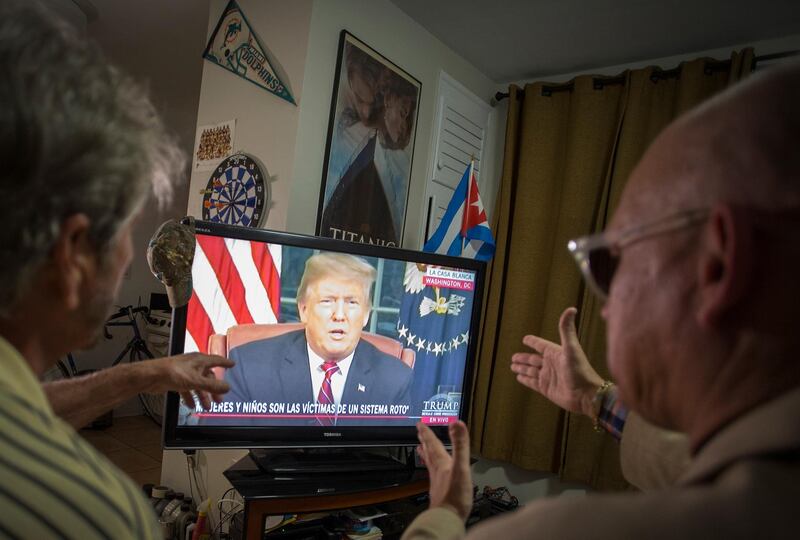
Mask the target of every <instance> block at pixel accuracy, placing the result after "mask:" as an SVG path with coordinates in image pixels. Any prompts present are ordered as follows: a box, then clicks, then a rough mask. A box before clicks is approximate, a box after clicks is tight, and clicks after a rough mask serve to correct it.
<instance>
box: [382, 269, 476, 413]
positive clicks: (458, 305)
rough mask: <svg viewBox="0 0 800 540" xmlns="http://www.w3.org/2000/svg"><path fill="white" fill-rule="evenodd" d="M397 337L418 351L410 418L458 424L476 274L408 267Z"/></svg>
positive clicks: (454, 270)
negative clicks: (411, 416) (456, 422)
mask: <svg viewBox="0 0 800 540" xmlns="http://www.w3.org/2000/svg"><path fill="white" fill-rule="evenodd" d="M403 286H404V289H405V294H404V295H403V301H402V303H401V306H400V317H399V319H398V321H397V338H398V339H399V340H400V341H402V342H403V344H404V346H405V347H408V348H411V349H413V350H414V351H415V353H416V361H415V363H414V384H413V387H412V394H411V404H412V411H411V414H412V415H413V416H415V417H419V418H421V420H422V421H423V422H425V423H426V424H431V425H441V424H449V423H451V422H455V421H456V420H458V414H459V410H460V408H461V393H462V384H463V381H464V368H465V364H466V360H467V345H468V344H469V339H470V335H469V329H470V319H471V316H472V304H473V297H474V291H475V274H474V273H473V272H467V271H462V270H458V269H453V268H443V267H438V266H433V265H425V264H417V263H407V264H406V272H405V279H404V280H403Z"/></svg>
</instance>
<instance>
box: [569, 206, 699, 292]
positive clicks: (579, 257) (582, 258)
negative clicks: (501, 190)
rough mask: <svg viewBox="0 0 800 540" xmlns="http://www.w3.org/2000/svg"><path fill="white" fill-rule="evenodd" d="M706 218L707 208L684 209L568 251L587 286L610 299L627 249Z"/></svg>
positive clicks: (579, 242) (574, 243)
mask: <svg viewBox="0 0 800 540" xmlns="http://www.w3.org/2000/svg"><path fill="white" fill-rule="evenodd" d="M706 217H708V209H706V208H698V209H694V210H684V211H682V212H678V213H676V214H671V215H669V216H665V217H663V218H661V219H658V220H656V221H653V222H651V223H646V224H644V225H639V226H636V227H631V228H629V229H626V230H623V231H620V232H602V233H599V234H593V235H590V236H583V237H581V238H577V239H575V240H570V241H569V243H568V244H567V249H569V251H570V253H572V256H573V257H575V262H577V263H578V267H579V268H580V269H581V273H582V274H583V277H584V279H585V280H586V283H587V284H588V285H589V286H590V287H591V288H592V290H593V291H594V292H595V293H596V294H597V295H598V296H599V297H600V298H602V299H603V300H606V299H607V298H608V291H609V289H610V288H611V280H612V279H614V273H615V272H616V270H617V265H619V259H620V256H621V254H622V250H623V249H624V248H626V247H628V246H630V245H631V244H634V243H636V242H639V241H641V240H644V239H646V238H652V237H653V236H658V235H660V234H666V233H669V232H674V231H679V230H681V229H685V228H687V227H690V226H692V225H696V224H699V223H701V222H702V221H704V220H705V219H706Z"/></svg>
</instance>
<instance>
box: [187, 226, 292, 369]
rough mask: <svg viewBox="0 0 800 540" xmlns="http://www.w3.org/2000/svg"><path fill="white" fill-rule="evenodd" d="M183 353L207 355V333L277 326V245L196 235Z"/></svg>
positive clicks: (278, 277)
mask: <svg viewBox="0 0 800 540" xmlns="http://www.w3.org/2000/svg"><path fill="white" fill-rule="evenodd" d="M196 238H197V247H196V249H195V253H194V264H193V265H192V282H193V289H194V290H193V291H192V298H191V299H190V300H189V306H188V312H187V316H186V341H185V344H184V351H185V352H195V351H200V352H203V353H206V352H208V338H209V336H210V335H211V334H224V333H225V332H227V330H228V328H230V327H231V326H234V325H237V324H248V323H260V324H263V323H276V322H278V316H279V314H280V301H281V275H280V272H281V246H279V245H274V244H264V243H261V242H250V241H248V240H236V239H232V238H219V237H216V236H204V235H201V234H198V235H197V237H196Z"/></svg>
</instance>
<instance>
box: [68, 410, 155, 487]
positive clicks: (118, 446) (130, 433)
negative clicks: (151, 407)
mask: <svg viewBox="0 0 800 540" xmlns="http://www.w3.org/2000/svg"><path fill="white" fill-rule="evenodd" d="M80 434H81V435H82V436H83V437H84V438H85V439H86V440H87V441H89V442H90V443H92V444H93V445H94V447H95V448H97V449H98V450H99V451H100V452H102V453H103V454H105V455H106V457H108V459H110V460H111V461H112V462H113V463H114V464H115V465H116V466H117V467H119V468H120V469H122V470H123V471H125V472H126V473H128V475H129V476H130V477H131V478H132V479H133V481H134V482H136V484H137V485H142V484H148V483H150V484H159V483H160V479H161V455H162V454H161V452H162V450H161V428H160V427H159V426H157V425H156V424H155V423H154V422H153V421H152V420H150V419H149V418H148V417H146V416H124V417H121V418H114V423H113V424H112V425H111V427H109V428H106V429H103V430H95V429H82V430H81V431H80Z"/></svg>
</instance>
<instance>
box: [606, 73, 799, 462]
mask: <svg viewBox="0 0 800 540" xmlns="http://www.w3.org/2000/svg"><path fill="white" fill-rule="evenodd" d="M798 96H800V63H794V64H791V65H788V66H785V67H782V68H779V69H773V70H770V71H768V72H766V73H761V74H758V75H757V76H754V77H752V78H750V79H749V80H748V81H746V82H745V83H743V84H740V85H737V86H736V87H734V88H732V89H730V90H728V91H726V92H724V93H722V94H720V95H718V96H717V97H715V98H713V99H711V100H709V101H708V102H706V103H705V104H703V105H702V106H700V107H698V108H696V109H694V110H693V111H691V112H690V113H688V114H686V115H684V116H683V117H681V118H680V119H678V120H677V121H675V122H674V123H673V124H671V125H670V126H669V127H668V128H667V129H666V130H664V132H663V133H662V134H661V135H659V137H658V138H657V139H656V140H655V141H654V142H653V144H652V145H651V147H650V148H649V149H648V151H647V152H646V153H645V155H644V157H643V158H642V160H641V162H640V163H639V164H638V165H637V167H636V168H635V169H634V171H633V173H632V175H631V178H630V180H629V182H628V184H627V186H626V187H625V192H624V193H623V196H622V199H621V201H620V204H619V206H618V208H617V210H616V212H615V215H614V218H613V219H612V222H611V225H610V229H612V230H625V229H628V228H636V227H637V226H642V225H645V224H647V223H652V222H654V221H658V220H659V219H660V218H665V217H666V218H667V219H669V217H670V216H672V217H674V216H676V215H680V214H681V213H682V212H685V211H687V210H696V209H703V210H705V211H707V215H705V217H704V218H703V219H702V220H696V221H694V222H692V223H687V224H685V225H684V226H681V227H678V228H674V229H671V230H669V231H668V232H666V233H663V234H658V235H652V236H649V237H645V238H643V239H642V240H641V241H639V242H637V243H635V244H631V245H628V246H626V247H624V248H623V250H622V256H621V259H620V263H619V266H618V269H617V273H616V274H615V277H614V281H613V283H612V286H611V291H610V295H609V299H608V302H607V305H606V307H605V312H604V313H605V315H606V319H607V321H608V346H609V367H610V368H611V370H612V373H613V375H614V376H615V378H616V379H617V380H618V381H619V383H620V389H621V393H622V398H623V400H624V401H625V402H626V403H628V404H629V405H630V406H632V407H633V408H634V409H635V410H638V411H639V412H640V413H642V414H643V415H644V416H645V417H647V418H649V419H650V420H652V421H654V422H656V423H658V424H661V425H664V426H666V427H670V428H673V429H678V430H681V431H686V432H688V433H689V434H690V437H691V438H692V440H693V443H694V444H695V446H697V445H699V444H701V443H702V441H704V440H706V439H707V438H708V437H709V436H710V435H711V434H713V433H714V432H715V431H716V430H718V429H719V428H720V427H721V426H723V425H725V424H726V423H727V422H730V421H732V420H733V419H734V418H736V417H737V416H739V415H741V414H744V413H745V412H747V411H748V410H749V409H751V408H753V407H754V406H756V405H758V404H759V403H762V402H763V401H766V400H767V399H770V398H772V397H775V396H777V395H780V393H781V392H784V391H786V390H788V389H791V388H794V387H796V386H798V385H800V364H798V362H797V361H796V352H795V351H796V350H797V348H798V347H800V337H799V336H798V332H797V331H796V329H795V323H794V321H795V314H794V311H795V308H794V305H793V304H792V303H791V302H787V301H786V300H787V298H797V297H800V282H799V281H798V279H797V277H796V268H797V266H798V265H799V264H800V243H799V242H797V241H796V238H797V235H798V234H800V101H798Z"/></svg>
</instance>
